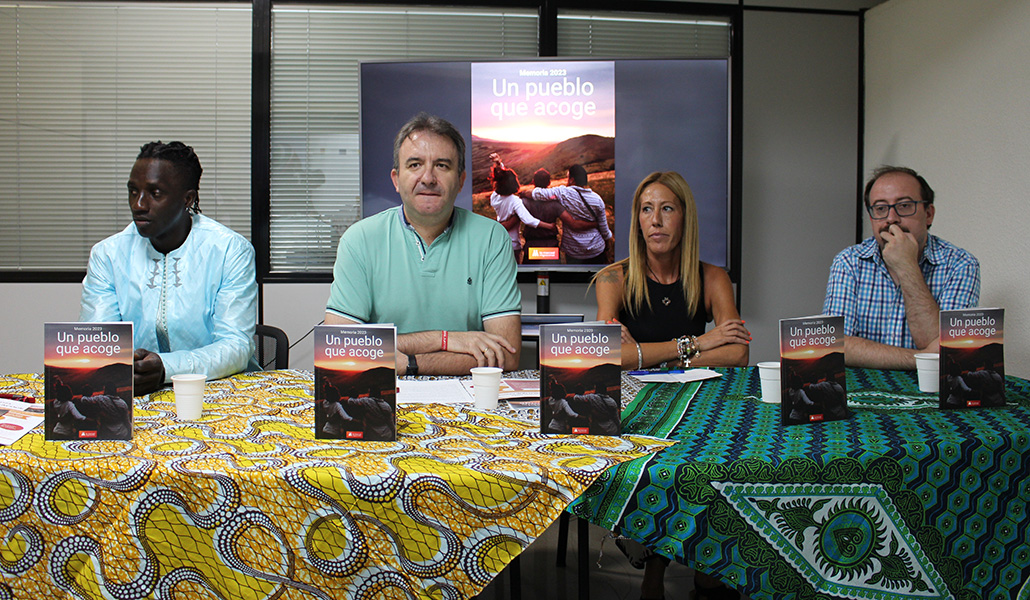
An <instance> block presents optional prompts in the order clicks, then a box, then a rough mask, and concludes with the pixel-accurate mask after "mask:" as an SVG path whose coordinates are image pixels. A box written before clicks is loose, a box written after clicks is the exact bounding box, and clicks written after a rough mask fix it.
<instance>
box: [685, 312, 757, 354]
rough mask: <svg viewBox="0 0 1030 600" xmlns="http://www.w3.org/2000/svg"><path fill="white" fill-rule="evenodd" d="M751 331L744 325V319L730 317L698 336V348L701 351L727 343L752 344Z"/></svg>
mask: <svg viewBox="0 0 1030 600" xmlns="http://www.w3.org/2000/svg"><path fill="white" fill-rule="evenodd" d="M750 343H751V332H750V331H748V330H747V327H744V321H742V320H740V319H729V320H727V321H724V322H723V323H720V324H719V325H717V326H715V327H713V328H712V330H711V331H708V332H706V333H705V334H704V335H699V336H698V337H697V349H698V350H699V351H701V352H705V351H708V350H711V349H713V348H718V347H719V346H725V345H726V344H750Z"/></svg>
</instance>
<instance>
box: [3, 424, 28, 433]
mask: <svg viewBox="0 0 1030 600" xmlns="http://www.w3.org/2000/svg"><path fill="white" fill-rule="evenodd" d="M0 427H3V428H4V429H7V430H9V431H18V430H19V429H25V428H24V427H22V426H21V425H15V424H14V423H0Z"/></svg>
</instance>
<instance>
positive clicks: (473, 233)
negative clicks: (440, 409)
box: [325, 113, 522, 375]
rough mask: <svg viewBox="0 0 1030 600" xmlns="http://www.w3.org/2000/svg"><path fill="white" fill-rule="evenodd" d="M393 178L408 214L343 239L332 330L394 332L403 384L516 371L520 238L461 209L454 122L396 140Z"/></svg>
mask: <svg viewBox="0 0 1030 600" xmlns="http://www.w3.org/2000/svg"><path fill="white" fill-rule="evenodd" d="M390 176H391V178H392V179H393V184H394V188H395V189H396V190H397V193H398V194H399V195H400V197H401V206H399V207H396V208H391V209H388V210H385V211H383V212H381V213H378V214H375V215H372V216H370V217H365V218H364V219H362V220H360V221H358V222H357V223H355V224H354V225H352V226H350V227H349V228H347V231H345V232H344V234H343V236H342V237H341V238H340V246H339V250H338V252H337V256H336V264H335V265H334V266H333V285H332V288H331V289H330V293H329V301H328V302H327V303H326V316H325V322H326V323H327V324H347V323H393V324H395V325H396V326H397V353H396V354H397V372H398V373H400V374H402V375H404V374H407V375H419V374H422V375H466V374H468V372H469V369H470V368H471V367H475V366H477V365H479V366H495V367H501V368H503V369H505V370H511V369H514V368H516V367H517V366H518V362H519V352H520V349H521V336H522V333H521V317H520V312H521V308H522V296H521V295H520V294H519V290H518V285H517V283H516V278H515V275H516V266H515V256H514V254H512V251H511V238H510V237H509V236H508V232H507V231H506V230H505V229H504V227H503V226H502V225H501V224H500V223H498V222H497V221H495V220H493V219H488V218H486V217H483V216H480V215H477V214H475V213H473V212H471V211H468V210H465V209H463V208H455V206H454V201H455V198H457V196H458V192H459V191H460V190H461V186H462V185H463V184H464V182H465V140H464V139H463V138H462V137H461V134H460V133H459V132H458V131H457V129H455V128H454V126H453V125H451V124H450V123H448V122H447V121H445V120H443V119H441V118H439V117H435V116H431V115H427V114H425V113H421V114H419V115H416V116H415V117H413V118H412V119H411V120H409V121H408V122H407V123H406V124H405V125H404V126H403V127H402V128H401V130H400V132H398V134H397V136H396V138H395V140H394V146H393V170H392V171H391V173H390Z"/></svg>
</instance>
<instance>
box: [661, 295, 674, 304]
mask: <svg viewBox="0 0 1030 600" xmlns="http://www.w3.org/2000/svg"><path fill="white" fill-rule="evenodd" d="M662 304H664V305H665V306H668V305H670V304H672V300H669V297H668V296H666V297H664V298H662Z"/></svg>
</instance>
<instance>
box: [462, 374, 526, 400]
mask: <svg viewBox="0 0 1030 600" xmlns="http://www.w3.org/2000/svg"><path fill="white" fill-rule="evenodd" d="M461 384H462V385H463V386H465V390H466V391H468V393H469V396H472V397H473V398H475V396H476V394H475V392H474V391H472V380H471V379H463V380H462V381H461ZM497 397H498V398H499V399H501V400H514V399H516V398H530V399H535V400H540V379H513V378H507V377H506V378H502V379H501V389H500V392H498V395H497Z"/></svg>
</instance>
